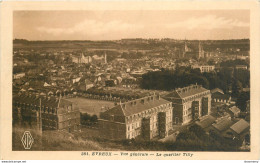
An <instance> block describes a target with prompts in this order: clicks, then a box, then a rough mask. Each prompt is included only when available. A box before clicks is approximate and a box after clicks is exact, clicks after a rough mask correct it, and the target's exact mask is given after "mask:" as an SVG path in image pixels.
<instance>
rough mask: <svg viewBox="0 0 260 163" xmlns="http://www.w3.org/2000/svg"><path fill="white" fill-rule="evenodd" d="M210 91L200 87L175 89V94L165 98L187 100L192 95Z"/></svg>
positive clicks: (191, 86)
mask: <svg viewBox="0 0 260 163" xmlns="http://www.w3.org/2000/svg"><path fill="white" fill-rule="evenodd" d="M205 91H208V90H207V89H205V88H203V87H202V86H200V85H190V86H188V87H183V88H178V89H175V90H174V91H173V92H171V93H169V94H168V95H166V96H165V97H166V98H167V97H168V98H182V99H183V98H186V97H189V96H192V95H196V94H199V93H202V92H205Z"/></svg>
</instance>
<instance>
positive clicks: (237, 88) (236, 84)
mask: <svg viewBox="0 0 260 163" xmlns="http://www.w3.org/2000/svg"><path fill="white" fill-rule="evenodd" d="M242 90H243V86H242V83H241V82H240V81H239V80H236V79H234V80H233V83H232V95H233V96H234V97H238V96H239V94H240V92H241V91H242Z"/></svg>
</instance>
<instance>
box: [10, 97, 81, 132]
mask: <svg viewBox="0 0 260 163" xmlns="http://www.w3.org/2000/svg"><path fill="white" fill-rule="evenodd" d="M13 122H14V123H17V122H27V123H28V124H29V125H30V126H31V127H32V128H38V129H40V130H41V129H42V130H66V131H68V132H72V131H74V130H78V129H79V128H80V112H79V110H78V109H77V107H76V106H75V105H74V103H72V102H70V101H68V100H66V99H62V98H55V97H50V96H39V95H28V94H27V95H26V94H21V95H17V96H14V98H13Z"/></svg>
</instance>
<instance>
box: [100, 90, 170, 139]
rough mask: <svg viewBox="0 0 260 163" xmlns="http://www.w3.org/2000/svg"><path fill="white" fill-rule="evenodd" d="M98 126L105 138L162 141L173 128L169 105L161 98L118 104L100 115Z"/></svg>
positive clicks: (151, 97)
mask: <svg viewBox="0 0 260 163" xmlns="http://www.w3.org/2000/svg"><path fill="white" fill-rule="evenodd" d="M99 127H100V128H99V129H100V135H101V136H104V137H105V138H107V139H132V138H137V137H141V138H144V139H146V140H150V139H152V138H154V137H160V138H164V137H165V136H168V132H169V130H170V129H171V128H172V103H171V102H169V101H167V100H164V99H162V98H161V97H160V95H151V96H147V97H143V98H140V99H135V100H132V101H128V102H125V103H119V104H118V105H116V106H115V107H113V108H111V109H109V110H107V111H105V112H103V113H101V114H100V119H99Z"/></svg>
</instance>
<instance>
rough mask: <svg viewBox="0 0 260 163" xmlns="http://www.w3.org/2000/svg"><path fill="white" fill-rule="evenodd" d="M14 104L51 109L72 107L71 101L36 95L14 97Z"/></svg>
mask: <svg viewBox="0 0 260 163" xmlns="http://www.w3.org/2000/svg"><path fill="white" fill-rule="evenodd" d="M13 102H20V103H25V104H29V105H31V104H32V105H36V106H40V104H41V105H42V106H45V107H50V108H57V107H58V106H59V105H60V106H64V105H72V102H71V101H68V100H66V99H60V100H59V99H58V98H56V97H51V96H49V97H45V96H36V95H26V94H22V95H16V96H14V97H13Z"/></svg>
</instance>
